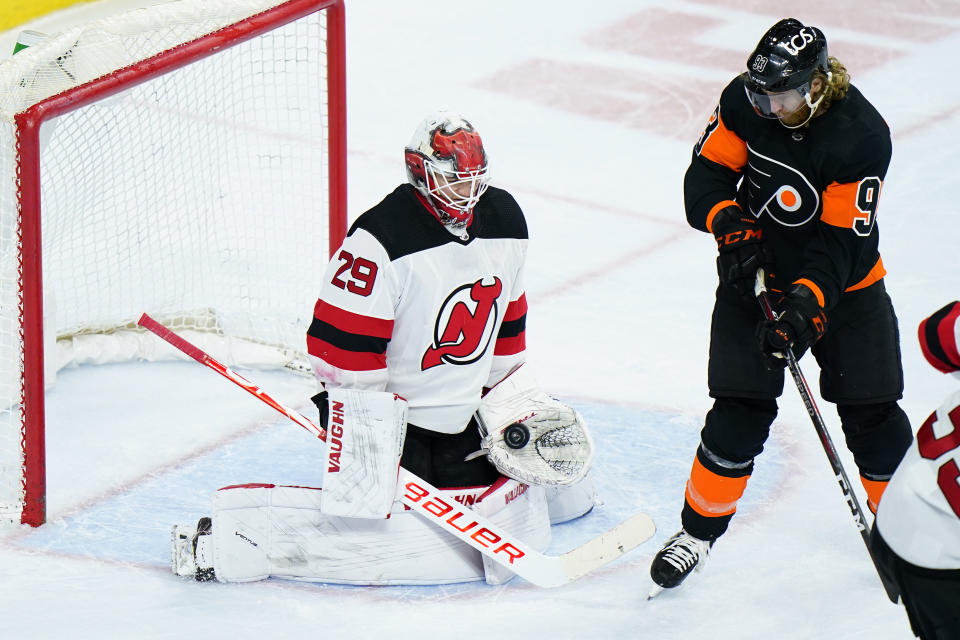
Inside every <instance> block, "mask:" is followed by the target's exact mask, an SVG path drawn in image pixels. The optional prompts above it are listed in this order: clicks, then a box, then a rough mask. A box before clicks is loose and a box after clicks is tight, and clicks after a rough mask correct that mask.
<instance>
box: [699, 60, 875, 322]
mask: <svg viewBox="0 0 960 640" xmlns="http://www.w3.org/2000/svg"><path fill="white" fill-rule="evenodd" d="M891 150H892V147H891V142H890V130H889V128H888V127H887V125H886V123H885V122H884V120H883V118H882V117H881V116H880V114H879V113H878V112H877V110H876V109H875V108H874V107H873V105H871V104H870V102H868V101H867V99H866V98H864V97H863V94H861V93H860V91H858V90H857V89H856V87H853V86H851V87H850V89H849V91H848V92H847V95H846V96H845V97H844V98H843V99H842V100H835V101H834V102H833V103H832V104H831V105H830V108H829V109H828V110H827V111H825V112H824V113H822V114H820V115H819V116H817V117H815V118H813V119H812V120H811V121H810V123H809V126H807V127H802V128H800V129H788V128H786V127H784V126H783V125H782V124H780V122H779V121H778V120H775V119H766V118H761V117H760V116H759V115H757V113H756V112H755V111H754V110H753V107H752V106H751V105H750V102H749V100H748V99H747V95H746V92H745V89H744V83H743V78H742V76H738V77H737V78H735V79H734V80H733V81H732V82H730V84H728V85H727V87H726V88H725V89H724V90H723V93H722V94H721V96H720V103H719V104H718V105H717V107H716V109H715V110H714V112H713V115H712V116H711V117H710V120H709V122H708V123H707V127H706V129H705V130H704V132H703V134H702V135H701V136H700V140H699V141H698V142H697V144H696V146H695V147H694V150H693V158H692V160H691V162H690V167H689V168H688V169H687V173H686V176H685V178H684V201H685V206H686V210H687V220H688V222H689V223H690V225H691V226H693V227H694V228H696V229H699V230H701V231H710V227H711V222H712V219H713V216H714V215H715V214H716V213H717V211H719V210H720V209H722V208H724V207H726V206H729V205H730V204H732V203H736V204H737V205H738V206H740V208H741V209H743V211H744V212H749V213H750V214H751V215H753V216H754V217H755V218H756V219H757V224H758V227H759V228H760V229H762V230H763V235H764V239H765V242H766V243H767V245H768V247H769V248H770V249H771V251H772V253H773V256H774V259H775V263H776V264H775V269H774V270H773V274H772V276H773V278H774V280H773V286H774V287H778V288H780V289H784V288H786V287H788V286H789V284H790V283H795V282H802V283H803V284H805V285H807V286H809V287H810V288H811V289H812V290H813V292H814V293H815V294H816V296H817V298H818V300H819V301H820V304H821V306H823V307H824V308H826V309H830V308H831V307H833V306H834V305H836V303H837V301H838V300H839V299H840V296H841V294H842V293H843V292H844V291H855V290H857V289H862V288H864V287H867V286H869V285H871V284H873V283H875V282H877V281H878V280H880V279H881V278H883V276H884V275H885V273H886V271H885V270H884V267H883V262H882V261H881V259H880V254H879V251H878V229H877V222H876V220H877V204H878V201H879V197H880V189H881V187H882V185H883V180H884V177H885V176H886V172H887V166H888V165H889V163H890V154H891Z"/></svg>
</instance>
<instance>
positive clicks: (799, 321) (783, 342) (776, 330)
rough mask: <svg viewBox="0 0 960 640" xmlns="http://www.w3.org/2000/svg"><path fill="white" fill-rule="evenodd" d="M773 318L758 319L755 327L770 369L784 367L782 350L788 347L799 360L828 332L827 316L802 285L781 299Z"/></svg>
mask: <svg viewBox="0 0 960 640" xmlns="http://www.w3.org/2000/svg"><path fill="white" fill-rule="evenodd" d="M774 315H775V316H776V317H777V319H776V320H761V321H760V324H758V325H757V340H758V341H759V342H760V349H761V350H762V351H763V352H764V353H765V354H766V355H767V356H768V358H767V360H768V361H769V364H770V366H771V367H774V366H779V367H784V366H786V359H785V357H784V355H783V351H784V350H785V349H786V348H787V347H790V349H791V351H793V355H794V356H796V358H797V360H799V359H800V357H801V356H802V355H803V354H804V353H806V351H807V349H809V348H810V346H811V345H812V344H813V343H814V342H816V341H817V340H819V339H820V337H821V336H822V335H823V334H824V332H825V331H826V330H827V316H826V314H824V312H823V309H821V308H820V303H819V302H817V298H816V296H814V295H813V291H811V290H810V289H809V288H808V287H805V286H804V285H802V284H798V285H794V287H793V289H791V290H790V292H789V293H788V294H787V295H786V296H784V297H782V298H780V300H779V301H778V302H777V304H776V305H774Z"/></svg>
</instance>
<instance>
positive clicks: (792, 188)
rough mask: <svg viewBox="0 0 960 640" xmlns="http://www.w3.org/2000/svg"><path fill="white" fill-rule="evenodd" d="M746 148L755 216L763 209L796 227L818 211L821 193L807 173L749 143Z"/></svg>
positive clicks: (750, 191) (786, 225)
mask: <svg viewBox="0 0 960 640" xmlns="http://www.w3.org/2000/svg"><path fill="white" fill-rule="evenodd" d="M747 149H748V150H749V152H750V157H749V160H748V162H747V180H748V183H747V187H748V188H747V193H748V194H749V195H750V212H751V213H752V214H753V215H754V217H757V218H759V217H760V216H761V215H762V214H764V213H766V214H767V215H769V216H770V217H771V218H773V219H774V220H776V221H777V222H779V223H780V224H782V225H783V226H785V227H799V226H800V225H802V224H804V223H806V222H808V221H809V220H810V219H811V218H813V216H815V215H816V214H817V211H818V210H819V209H820V194H819V192H818V191H817V190H816V189H814V188H813V185H812V184H810V181H809V180H807V178H806V176H804V175H803V174H802V173H800V172H799V171H797V170H796V169H794V168H793V167H791V166H789V165H786V164H784V163H782V162H779V161H777V160H774V159H773V158H768V157H767V156H765V155H762V154H759V153H757V152H756V151H755V150H754V149H753V148H752V147H750V146H749V145H748V146H747Z"/></svg>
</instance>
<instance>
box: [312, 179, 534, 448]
mask: <svg viewBox="0 0 960 640" xmlns="http://www.w3.org/2000/svg"><path fill="white" fill-rule="evenodd" d="M526 249H527V227H526V222H525V220H524V217H523V213H522V212H521V210H520V207H519V206H518V205H517V203H516V201H515V200H514V199H513V197H512V196H510V194H509V193H507V192H506V191H503V190H502V189H496V188H493V187H491V188H489V189H488V190H487V192H486V193H485V194H484V196H483V197H482V198H481V199H480V201H479V203H478V204H477V206H476V207H475V209H474V218H473V222H472V223H471V225H470V227H469V229H468V230H467V232H466V235H465V236H464V237H458V236H455V235H453V234H451V233H450V232H449V231H448V230H447V229H446V228H445V227H444V226H443V225H442V224H441V223H440V222H439V221H438V220H437V219H436V218H435V217H434V216H433V215H432V214H431V213H430V212H429V210H428V209H427V208H426V206H425V204H424V203H423V202H422V201H421V200H420V198H419V195H418V194H417V192H416V191H415V190H414V189H413V188H412V187H411V186H409V185H406V184H404V185H400V186H399V187H397V189H395V190H394V191H393V192H392V193H391V194H389V195H388V196H387V197H386V198H384V200H383V201H382V202H380V203H379V204H378V205H376V206H375V207H373V208H372V209H370V210H369V211H367V212H366V213H364V214H363V215H361V216H360V217H359V218H358V219H357V220H356V222H355V223H354V224H353V225H352V226H351V228H350V232H349V233H348V235H347V237H346V239H345V240H344V242H343V244H342V245H341V247H340V249H339V250H337V251H336V252H335V253H334V256H333V259H332V260H331V261H330V263H329V266H328V267H327V270H326V273H325V275H324V283H323V287H322V289H321V291H320V296H319V299H318V300H317V303H316V306H315V308H314V318H313V322H312V324H311V326H310V329H309V330H308V332H307V350H308V352H309V354H310V356H311V362H312V364H313V367H314V371H315V372H316V374H317V377H318V379H319V380H320V381H321V382H322V383H323V384H324V385H326V386H327V387H331V386H333V387H352V388H358V389H372V390H378V391H390V392H392V393H396V394H398V395H400V396H402V397H403V398H405V399H406V400H407V402H408V406H409V414H408V417H409V422H410V424H414V425H417V426H418V427H422V428H424V429H430V430H433V431H438V432H442V433H459V432H460V431H462V430H463V429H464V428H465V427H466V425H467V423H468V422H469V421H470V418H471V416H472V415H473V412H474V411H475V410H476V409H477V407H478V406H479V403H480V395H481V392H482V389H483V387H485V386H492V385H493V384H495V383H496V382H498V381H499V380H500V379H502V378H503V377H504V376H505V375H506V374H507V373H508V372H509V371H510V370H511V369H512V368H514V367H516V366H517V365H518V364H520V363H521V362H523V360H524V357H525V346H526V343H525V335H526V334H525V327H526V306H527V303H526V296H525V295H524V289H523V265H524V260H525V257H526Z"/></svg>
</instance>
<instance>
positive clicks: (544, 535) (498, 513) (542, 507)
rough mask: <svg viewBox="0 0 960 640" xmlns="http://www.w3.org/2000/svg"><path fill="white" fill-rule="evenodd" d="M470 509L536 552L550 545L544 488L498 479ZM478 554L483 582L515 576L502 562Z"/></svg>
mask: <svg viewBox="0 0 960 640" xmlns="http://www.w3.org/2000/svg"><path fill="white" fill-rule="evenodd" d="M474 509H475V510H476V511H477V513H479V514H480V515H482V516H485V517H487V518H489V519H490V520H491V521H492V522H493V523H494V524H496V525H499V526H501V527H503V528H504V529H505V530H506V531H508V532H509V533H511V534H513V535H516V536H517V537H518V538H520V539H521V540H523V542H524V543H525V544H528V545H530V547H532V548H534V549H536V550H537V551H543V550H545V549H546V548H547V546H548V545H549V544H550V539H551V534H550V517H549V513H548V509H547V498H546V493H545V491H544V487H536V486H529V485H526V484H523V483H520V482H518V481H516V480H513V479H509V478H502V479H501V480H500V481H499V482H496V483H495V484H493V485H492V486H491V487H490V488H489V489H488V490H487V491H486V492H485V493H484V494H483V495H481V496H480V499H479V500H478V501H477V504H476V505H475V506H474ZM482 557H483V570H484V575H485V579H486V581H487V584H491V585H498V584H503V583H505V582H507V581H508V580H510V579H511V578H513V576H514V575H515V574H514V573H513V572H512V571H510V570H509V569H507V568H506V567H505V566H503V565H502V564H499V563H497V562H495V561H494V560H492V559H490V558H488V557H487V556H482Z"/></svg>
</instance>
